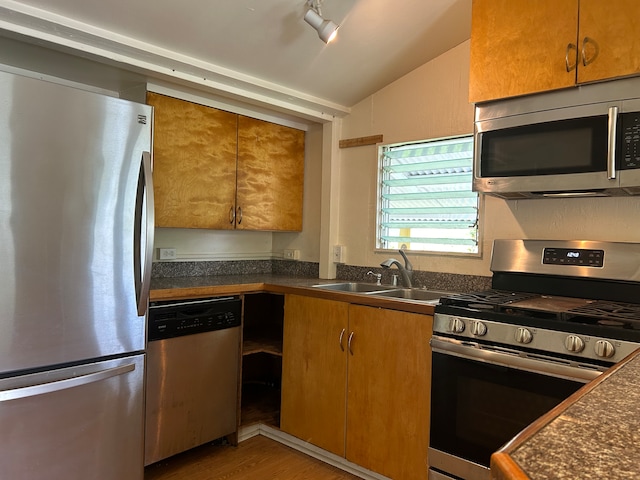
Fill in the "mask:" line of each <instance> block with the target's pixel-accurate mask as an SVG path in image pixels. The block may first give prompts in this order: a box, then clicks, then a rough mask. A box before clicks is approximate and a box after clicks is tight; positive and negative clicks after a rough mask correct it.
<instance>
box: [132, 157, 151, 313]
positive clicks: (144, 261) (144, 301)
mask: <svg viewBox="0 0 640 480" xmlns="http://www.w3.org/2000/svg"><path fill="white" fill-rule="evenodd" d="M135 218H136V225H135V231H134V252H135V254H134V257H135V258H134V266H133V268H134V272H135V280H136V301H137V304H138V315H140V316H142V315H145V314H146V313H147V305H148V299H149V290H150V288H151V262H152V261H153V233H154V230H153V229H154V226H155V220H154V198H153V176H152V171H151V153H150V152H142V162H141V165H140V176H139V178H138V196H137V199H136V212H135ZM143 229H144V232H143ZM143 234H144V236H145V239H144V243H143V240H142V236H143Z"/></svg>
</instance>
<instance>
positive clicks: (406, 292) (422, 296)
mask: <svg viewBox="0 0 640 480" xmlns="http://www.w3.org/2000/svg"><path fill="white" fill-rule="evenodd" d="M313 287H314V288H321V289H323V290H333V291H335V292H349V293H362V294H365V295H371V296H376V297H377V296H381V297H390V298H399V299H404V300H417V301H421V302H433V303H435V302H437V301H438V300H439V299H440V297H443V296H445V295H451V292H438V291H435V290H423V289H419V288H398V287H392V286H389V285H376V284H375V283H365V282H342V283H322V284H319V285H313Z"/></svg>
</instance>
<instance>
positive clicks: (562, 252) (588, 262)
mask: <svg viewBox="0 0 640 480" xmlns="http://www.w3.org/2000/svg"><path fill="white" fill-rule="evenodd" d="M542 263H544V264H546V265H574V266H580V267H602V266H603V265H604V250H592V249H581V248H545V249H544V254H543V257H542Z"/></svg>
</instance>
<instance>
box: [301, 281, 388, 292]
mask: <svg viewBox="0 0 640 480" xmlns="http://www.w3.org/2000/svg"><path fill="white" fill-rule="evenodd" d="M313 287H314V288H322V289H324V290H335V291H338V292H352V293H376V292H381V291H387V290H394V289H395V287H386V286H384V285H376V284H375V283H364V282H344V283H323V284H320V285H313Z"/></svg>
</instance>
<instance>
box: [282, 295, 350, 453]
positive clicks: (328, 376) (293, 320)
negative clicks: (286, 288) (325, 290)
mask: <svg viewBox="0 0 640 480" xmlns="http://www.w3.org/2000/svg"><path fill="white" fill-rule="evenodd" d="M348 321H349V304H348V303H344V302H335V301H332V300H322V299H318V298H312V297H302V296H298V295H286V296H285V303H284V333H283V345H282V401H281V404H280V428H281V429H282V430H283V431H285V432H287V433H290V434H291V435H294V436H296V437H298V438H300V439H302V440H304V441H306V442H310V443H313V444H314V445H317V446H318V447H320V448H323V449H325V450H328V451H329V452H332V453H335V454H336V455H341V456H344V442H345V439H344V429H345V419H346V411H345V399H346V388H347V385H346V376H347V356H346V354H345V351H346V350H345V348H346V341H347V328H348ZM341 334H342V347H341V344H340V336H341Z"/></svg>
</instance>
